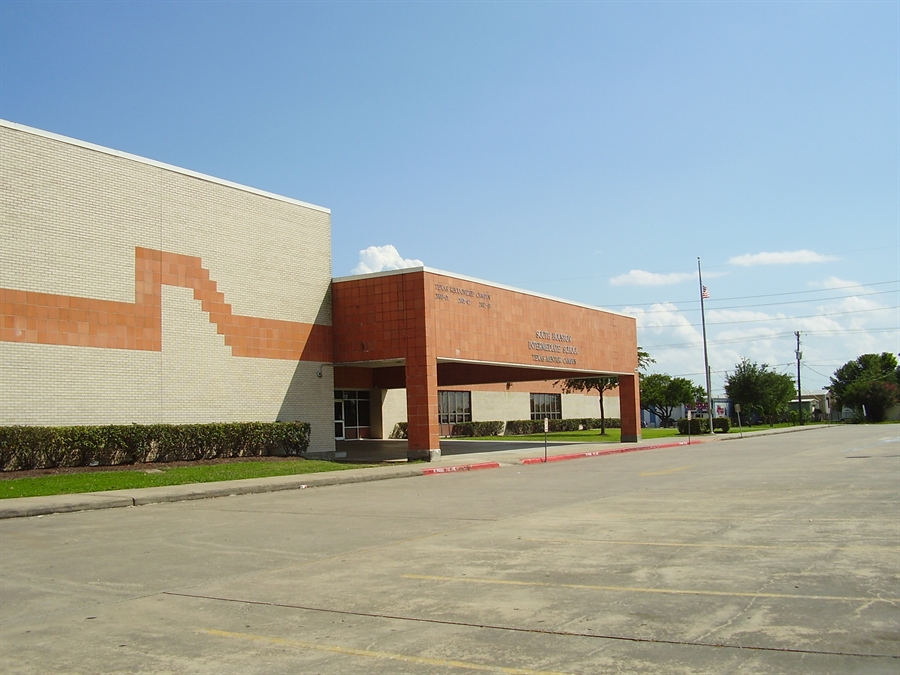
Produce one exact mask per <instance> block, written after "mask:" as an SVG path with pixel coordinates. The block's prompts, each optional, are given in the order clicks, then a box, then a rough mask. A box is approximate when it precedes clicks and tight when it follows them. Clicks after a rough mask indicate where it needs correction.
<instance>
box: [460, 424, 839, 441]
mask: <svg viewBox="0 0 900 675" xmlns="http://www.w3.org/2000/svg"><path fill="white" fill-rule="evenodd" d="M825 424H826V423H825V422H816V423H807V425H806V426H822V425H825ZM792 426H796V425H794V424H790V423H784V424H776V425H775V426H774V427H770V426H769V425H768V424H757V425H756V426H753V427H748V426H744V433H745V434H746V433H750V432H754V431H765V430H766V429H786V428H788V427H792ZM739 432H740V429H738V427H737V426H734V427H731V431H729V432H728V433H730V434H736V433H739ZM641 437H642V438H643V439H644V440H645V441H647V440H655V439H657V438H673V437H676V438H682V439H687V436H679V434H678V429H641ZM454 440H476V441H543V440H544V434H524V435H522V436H478V437H476V438H472V439H468V438H459V439H454ZM547 440H548V441H566V442H581V443H619V442H621V440H622V430H621V429H607V430H606V435H605V436H601V435H600V430H599V429H588V430H586V431H551V432H550V433H548V434H547Z"/></svg>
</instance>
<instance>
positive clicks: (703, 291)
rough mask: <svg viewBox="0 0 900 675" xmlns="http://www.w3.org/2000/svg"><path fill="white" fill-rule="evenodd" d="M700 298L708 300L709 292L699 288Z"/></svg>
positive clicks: (704, 288)
mask: <svg viewBox="0 0 900 675" xmlns="http://www.w3.org/2000/svg"><path fill="white" fill-rule="evenodd" d="M700 297H701V298H703V299H704V300H709V291H708V290H706V286H701V287H700Z"/></svg>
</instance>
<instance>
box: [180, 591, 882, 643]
mask: <svg viewBox="0 0 900 675" xmlns="http://www.w3.org/2000/svg"><path fill="white" fill-rule="evenodd" d="M163 595H171V596H174V597H181V598H192V599H195V600H211V601H218V602H233V603H237V604H243V605H257V606H261V607H278V608H282V609H299V610H303V611H306V612H324V613H328V614H340V615H343V616H358V617H362V618H371V619H389V620H392V621H409V622H413V623H431V624H438V625H444V626H460V627H463V628H485V629H488V630H501V631H509V632H515V633H530V634H537V635H556V636H560V637H581V638H591V639H598V640H616V641H622V642H636V643H647V644H663V645H676V646H680V647H712V648H717V649H740V650H752V651H762V652H776V653H788V654H811V655H818V656H849V657H858V658H877V659H900V655H897V654H862V653H857V652H833V651H823V650H814V649H798V648H794V647H761V646H754V645H749V646H748V645H734V644H728V643H716V642H690V641H687V640H666V639H662V638H643V637H634V636H628V635H604V634H598V633H578V632H575V631H566V630H551V629H547V628H519V627H517V626H499V625H494V624H483V623H471V622H466V621H451V620H447V619H426V618H417V617H409V616H401V615H392V614H383V613H373V612H354V611H350V610H341V609H327V608H324V607H311V606H305V605H289V604H287V603H280V602H267V601H265V600H240V599H237V598H223V597H217V596H210V595H196V594H191V593H173V592H164V593H163Z"/></svg>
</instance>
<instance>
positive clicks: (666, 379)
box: [641, 373, 705, 421]
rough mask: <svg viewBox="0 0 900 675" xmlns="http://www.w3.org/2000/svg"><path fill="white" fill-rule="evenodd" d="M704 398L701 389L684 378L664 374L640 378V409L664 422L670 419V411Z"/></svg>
mask: <svg viewBox="0 0 900 675" xmlns="http://www.w3.org/2000/svg"><path fill="white" fill-rule="evenodd" d="M704 396H705V393H704V391H703V387H699V386H697V385H696V384H694V383H693V382H691V381H690V380H688V379H686V378H684V377H672V376H671V375H666V374H665V373H654V374H652V375H642V376H641V408H643V409H644V410H649V411H650V412H652V413H654V414H655V415H656V416H657V417H659V418H660V419H662V420H664V421H670V420H671V419H672V411H674V410H675V408H677V407H678V406H680V405H690V404H691V403H696V402H697V401H699V400H702V399H703V398H704Z"/></svg>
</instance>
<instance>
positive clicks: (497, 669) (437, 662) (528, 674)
mask: <svg viewBox="0 0 900 675" xmlns="http://www.w3.org/2000/svg"><path fill="white" fill-rule="evenodd" d="M200 632H201V633H206V634H207V635H215V636H217V637H227V638H236V639H240V640H253V641H255V642H268V643H269V644H273V645H281V646H284V647H296V648H297V649H315V650H318V651H322V652H332V653H334V654H345V655H347V656H364V657H366V658H373V659H389V660H392V661H403V662H405V663H418V664H422V665H426V666H441V667H444V668H462V669H465V670H476V671H481V672H485V673H506V674H507V675H567V674H566V673H557V672H553V671H549V670H529V669H528V668H505V667H503V666H487V665H482V664H480V663H471V662H469V661H455V660H449V659H431V658H428V657H425V656H409V655H408V654H397V653H395V652H376V651H372V650H370V649H353V648H352V647H339V646H338V645H325V644H320V643H316V642H305V641H303V640H292V639H289V638H278V637H272V636H269V635H254V634H252V633H233V632H231V631H227V630H216V629H215V628H206V629H203V630H201V631H200Z"/></svg>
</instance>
